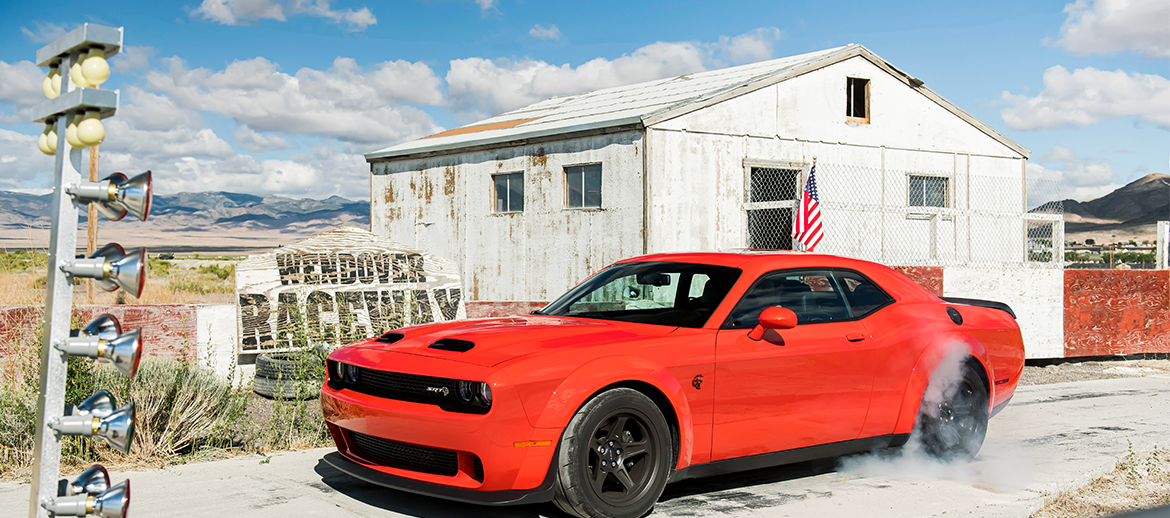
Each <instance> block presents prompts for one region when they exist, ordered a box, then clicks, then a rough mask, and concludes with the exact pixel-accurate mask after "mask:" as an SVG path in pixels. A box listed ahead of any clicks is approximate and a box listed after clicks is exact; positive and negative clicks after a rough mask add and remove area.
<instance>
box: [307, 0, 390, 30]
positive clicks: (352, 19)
mask: <svg viewBox="0 0 1170 518" xmlns="http://www.w3.org/2000/svg"><path fill="white" fill-rule="evenodd" d="M329 2H330V0H294V3H293V11H294V12H298V13H305V14H308V15H310V16H317V17H320V18H326V19H328V20H331V21H332V22H333V23H337V24H340V23H344V24H345V25H346V30H349V31H352V32H360V31H364V30H366V27H369V26H371V25H374V24H376V23H378V19H377V18H375V17H374V13H371V12H370V9H369V8H367V7H363V8H361V9H359V10H357V11H354V10H353V9H342V10H339V11H334V10H332V9H329Z"/></svg>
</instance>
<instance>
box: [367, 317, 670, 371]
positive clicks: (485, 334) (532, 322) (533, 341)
mask: <svg viewBox="0 0 1170 518" xmlns="http://www.w3.org/2000/svg"><path fill="white" fill-rule="evenodd" d="M675 329H677V328H675V327H670V326H660V325H651V324H636V323H630V322H613V321H605V320H593V319H586V318H565V317H551V316H542V315H531V316H530V315H518V316H512V317H503V318H492V319H486V320H465V321H457V322H449V323H442V324H434V325H428V326H420V327H413V328H407V329H403V330H401V331H400V332H401V333H402V334H403V335H405V336H404V337H403V338H402V339H401V340H399V341H397V342H394V343H382V342H378V341H376V340H367V341H364V342H358V343H355V344H353V347H356V348H361V349H367V350H368V349H375V350H382V351H392V352H397V353H406V354H414V355H419V356H428V357H434V358H443V359H448V360H454V361H460V362H466V363H471V364H474V365H479V366H483V367H490V366H493V365H498V364H500V363H503V362H506V361H508V360H512V359H515V358H519V357H521V356H527V355H530V354H535V353H540V352H547V351H550V350H555V349H562V348H570V347H572V348H580V347H589V346H594V345H603V344H608V343H612V342H619V341H630V340H637V339H640V338H650V337H656V336H663V335H667V334H670V333H671V332H672V331H674V330H675ZM442 339H454V340H464V341H467V342H471V343H472V344H474V346H473V347H472V348H471V349H469V350H467V351H451V350H444V349H438V348H433V347H431V345H432V344H434V343H435V342H437V341H439V340H442ZM463 345H466V344H463Z"/></svg>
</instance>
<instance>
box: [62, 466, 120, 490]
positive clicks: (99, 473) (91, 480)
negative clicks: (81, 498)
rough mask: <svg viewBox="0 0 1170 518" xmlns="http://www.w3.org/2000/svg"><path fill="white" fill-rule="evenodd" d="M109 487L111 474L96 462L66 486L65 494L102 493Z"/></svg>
mask: <svg viewBox="0 0 1170 518" xmlns="http://www.w3.org/2000/svg"><path fill="white" fill-rule="evenodd" d="M109 488H110V474H109V473H108V472H107V471H106V468H105V467H104V466H102V465H101V464H94V465H93V466H90V467H89V469H87V470H85V471H82V472H81V474H80V475H78V476H77V478H75V479H73V482H70V483H69V485H67V486H65V492H66V493H67V494H66V495H65V496H73V495H100V494H102V493H104V492H106V490H107V489H109Z"/></svg>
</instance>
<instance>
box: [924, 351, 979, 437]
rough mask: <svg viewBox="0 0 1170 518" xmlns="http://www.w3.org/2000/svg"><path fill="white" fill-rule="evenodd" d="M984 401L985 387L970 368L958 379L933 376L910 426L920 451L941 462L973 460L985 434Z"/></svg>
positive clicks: (963, 371) (966, 367)
mask: <svg viewBox="0 0 1170 518" xmlns="http://www.w3.org/2000/svg"><path fill="white" fill-rule="evenodd" d="M947 378H954V379H947ZM987 400H988V394H987V387H986V386H984V384H983V380H982V379H980V377H979V374H977V373H976V372H975V371H974V370H973V369H972V368H971V367H970V366H964V367H963V369H962V371H961V374H959V375H958V376H945V375H941V376H940V375H939V374H936V375H935V379H932V380H931V381H930V385H929V386H928V387H927V389H926V394H925V395H923V398H922V404H921V406H920V407H919V411H918V421H917V423H916V424H915V427H914V433H915V434H916V435H917V436H918V438H919V440H920V441H921V444H922V447H923V449H924V450H925V451H926V452H927V453H929V454H931V455H933V456H935V457H938V458H941V459H955V458H971V457H974V456H975V454H976V453H979V449H980V448H981V447H982V446H983V438H984V437H985V436H986V435H987V419H988V413H987V407H988V402H987Z"/></svg>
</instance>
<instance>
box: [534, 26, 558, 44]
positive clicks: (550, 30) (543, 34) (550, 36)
mask: <svg viewBox="0 0 1170 518" xmlns="http://www.w3.org/2000/svg"><path fill="white" fill-rule="evenodd" d="M528 35H529V36H532V37H533V38H536V39H538V40H544V41H550V40H551V41H561V30H560V29H558V28H557V26H556V25H549V26H548V27H545V26H543V25H541V24H539V23H538V24H536V25H533V26H532V28H531V29H529V30H528Z"/></svg>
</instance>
